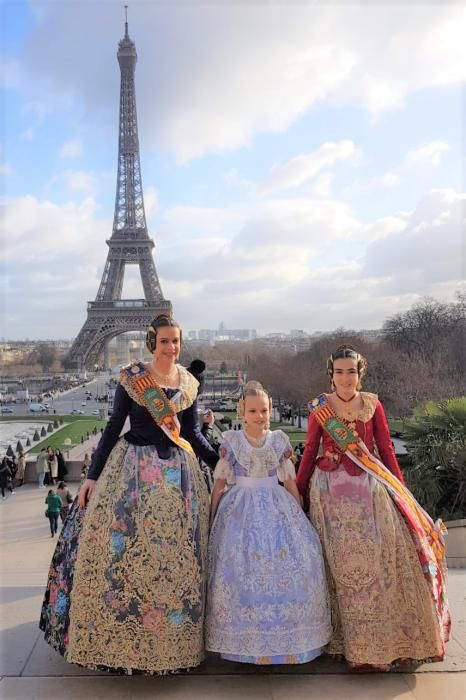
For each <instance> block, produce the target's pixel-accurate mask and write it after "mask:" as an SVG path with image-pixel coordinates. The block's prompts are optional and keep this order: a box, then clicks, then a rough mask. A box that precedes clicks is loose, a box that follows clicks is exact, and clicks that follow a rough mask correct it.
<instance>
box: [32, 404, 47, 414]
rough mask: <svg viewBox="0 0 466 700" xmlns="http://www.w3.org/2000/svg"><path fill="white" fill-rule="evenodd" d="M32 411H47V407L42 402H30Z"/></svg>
mask: <svg viewBox="0 0 466 700" xmlns="http://www.w3.org/2000/svg"><path fill="white" fill-rule="evenodd" d="M29 411H30V413H47V409H46V407H45V406H44V405H43V404H41V403H31V404H29Z"/></svg>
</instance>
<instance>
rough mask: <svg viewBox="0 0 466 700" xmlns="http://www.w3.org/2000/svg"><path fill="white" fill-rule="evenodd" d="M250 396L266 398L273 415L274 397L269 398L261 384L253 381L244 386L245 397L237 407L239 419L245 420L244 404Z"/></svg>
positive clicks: (243, 396)
mask: <svg viewBox="0 0 466 700" xmlns="http://www.w3.org/2000/svg"><path fill="white" fill-rule="evenodd" d="M248 396H265V398H266V399H268V402H269V412H270V413H272V397H271V396H269V394H268V393H267V392H266V390H265V389H264V387H263V386H262V384H261V383H260V382H256V381H255V380H251V381H249V382H247V383H246V384H245V385H244V388H243V395H242V397H241V398H240V399H239V401H238V405H237V407H236V412H237V414H238V418H244V404H245V401H246V399H247V398H248Z"/></svg>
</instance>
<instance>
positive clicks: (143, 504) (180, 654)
mask: <svg viewBox="0 0 466 700" xmlns="http://www.w3.org/2000/svg"><path fill="white" fill-rule="evenodd" d="M208 508H209V505H208V493H207V488H206V485H205V482H204V479H203V476H202V473H201V471H200V468H199V465H198V463H197V461H196V460H195V459H194V458H192V457H191V456H190V455H188V454H187V453H186V452H184V451H181V450H180V449H178V448H176V447H173V449H172V453H171V457H170V459H167V460H162V459H159V457H158V455H157V452H156V449H155V447H152V446H147V447H146V446H145V447H139V446H135V445H129V444H128V443H127V442H126V441H125V440H124V439H120V440H119V442H118V443H117V445H116V446H115V447H114V449H113V450H112V452H111V454H110V456H109V458H108V460H107V463H106V465H105V467H104V469H103V471H102V474H101V475H100V477H99V480H98V481H97V484H96V488H95V490H94V493H93V495H92V498H91V500H90V502H89V503H88V505H87V507H86V510H85V511H83V510H82V509H80V508H79V506H78V503H77V500H76V501H75V502H74V504H73V506H72V508H71V511H70V514H69V517H68V519H67V520H66V523H65V524H64V526H63V529H62V532H61V535H60V538H59V541H58V543H57V547H56V550H55V553H54V556H53V559H52V563H51V567H50V572H49V578H48V583H47V590H46V593H45V598H44V602H43V605H42V614H41V619H40V628H41V629H42V630H43V632H44V633H45V635H44V636H45V639H46V641H47V642H48V643H49V644H50V645H51V646H52V647H53V648H54V649H56V650H57V651H59V652H60V653H61V654H62V655H63V656H64V657H65V658H66V659H67V661H69V662H71V663H76V664H80V665H82V666H87V667H89V668H100V669H107V670H110V669H118V670H119V671H120V672H126V673H132V672H135V671H139V672H145V673H167V672H171V671H177V670H181V669H186V668H191V667H193V666H196V665H198V664H199V663H200V662H201V661H202V660H203V658H204V638H203V625H204V599H205V576H206V555H207V551H206V550H207V537H208Z"/></svg>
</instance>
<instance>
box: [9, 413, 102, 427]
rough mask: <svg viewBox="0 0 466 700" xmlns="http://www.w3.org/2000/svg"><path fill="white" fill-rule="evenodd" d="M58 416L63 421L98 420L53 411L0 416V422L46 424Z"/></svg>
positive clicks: (91, 417)
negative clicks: (58, 413)
mask: <svg viewBox="0 0 466 700" xmlns="http://www.w3.org/2000/svg"><path fill="white" fill-rule="evenodd" d="M60 418H63V420H64V421H65V423H74V422H75V421H78V420H96V419H97V420H99V419H98V418H97V417H96V418H94V417H93V416H83V415H79V416H76V415H75V416H70V415H67V414H64V415H57V414H55V413H28V414H27V415H25V416H2V417H1V418H0V423H1V422H2V421H23V420H24V421H29V422H33V423H36V422H37V423H40V422H42V423H45V424H46V425H48V424H49V423H52V424H53V421H54V420H60Z"/></svg>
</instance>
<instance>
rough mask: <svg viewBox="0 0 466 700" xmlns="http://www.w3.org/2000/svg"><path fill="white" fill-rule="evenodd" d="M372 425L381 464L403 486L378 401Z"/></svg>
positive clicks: (385, 421)
mask: <svg viewBox="0 0 466 700" xmlns="http://www.w3.org/2000/svg"><path fill="white" fill-rule="evenodd" d="M372 425H373V428H374V439H375V444H376V445H377V450H378V452H379V455H380V457H381V460H382V462H383V463H384V465H385V466H386V467H387V469H390V471H391V472H392V474H394V475H395V476H396V477H397V479H399V480H400V481H401V483H402V484H404V483H405V480H404V477H403V474H402V473H401V469H400V466H399V464H398V460H397V458H396V455H395V450H394V449H393V445H392V439H391V437H390V429H389V427H388V423H387V419H386V417H385V411H384V410H383V406H382V404H381V403H380V401H377V406H376V408H375V411H374V415H373V416H372Z"/></svg>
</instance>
